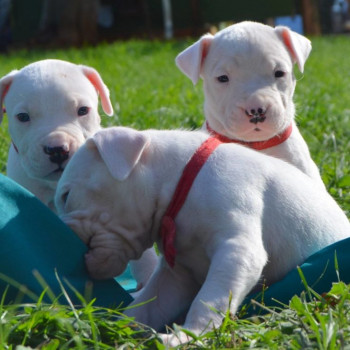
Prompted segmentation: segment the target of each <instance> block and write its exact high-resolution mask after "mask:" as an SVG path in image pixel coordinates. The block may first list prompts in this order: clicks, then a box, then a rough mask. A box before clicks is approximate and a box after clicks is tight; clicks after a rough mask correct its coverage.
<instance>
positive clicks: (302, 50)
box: [275, 26, 311, 73]
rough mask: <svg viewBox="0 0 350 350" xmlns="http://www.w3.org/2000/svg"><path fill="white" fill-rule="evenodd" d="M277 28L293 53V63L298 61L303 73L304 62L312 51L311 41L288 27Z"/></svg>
mask: <svg viewBox="0 0 350 350" xmlns="http://www.w3.org/2000/svg"><path fill="white" fill-rule="evenodd" d="M275 30H276V32H277V34H278V35H279V37H280V38H281V39H282V41H283V43H284V45H285V46H286V48H287V50H288V51H289V53H290V54H291V56H292V59H293V63H297V65H298V68H299V70H300V72H302V73H303V72H304V64H305V62H306V60H307V58H308V57H309V54H310V52H311V41H310V40H309V39H307V38H305V37H304V36H302V35H300V34H298V33H296V32H293V31H291V30H290V29H289V28H287V27H283V26H277V27H276V28H275Z"/></svg>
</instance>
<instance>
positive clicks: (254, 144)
mask: <svg viewBox="0 0 350 350" xmlns="http://www.w3.org/2000/svg"><path fill="white" fill-rule="evenodd" d="M206 126H207V129H208V131H209V132H210V134H211V135H213V136H214V137H216V138H218V139H219V140H220V141H221V142H223V143H230V142H233V143H239V144H240V145H243V146H247V147H249V148H252V149H255V150H257V151H261V150H263V149H266V148H270V147H274V146H277V145H279V144H281V143H283V142H284V141H286V140H287V139H288V137H289V136H290V135H291V133H292V130H293V124H290V125H289V126H288V128H287V129H285V130H284V131H283V132H281V133H280V134H277V135H276V136H274V137H272V138H270V139H268V140H265V141H251V142H249V141H242V140H235V139H230V138H228V137H227V136H224V135H221V134H219V133H217V132H216V131H215V130H213V129H212V128H211V127H210V126H209V123H208V122H207V123H206Z"/></svg>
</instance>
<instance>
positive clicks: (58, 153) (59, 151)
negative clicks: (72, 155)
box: [44, 146, 69, 165]
mask: <svg viewBox="0 0 350 350" xmlns="http://www.w3.org/2000/svg"><path fill="white" fill-rule="evenodd" d="M44 153H45V154H47V155H48V156H50V161H51V162H52V163H56V164H58V165H61V164H62V163H63V162H64V161H65V160H67V159H68V157H69V150H67V148H66V147H64V146H57V147H50V146H44Z"/></svg>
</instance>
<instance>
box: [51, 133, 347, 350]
mask: <svg viewBox="0 0 350 350" xmlns="http://www.w3.org/2000/svg"><path fill="white" fill-rule="evenodd" d="M207 138H208V134H207V133H205V132H203V131H195V132H190V131H177V130H173V131H165V130H146V131H136V130H134V129H130V128H122V127H115V128H108V129H105V130H101V131H99V132H97V133H96V134H95V135H94V136H93V137H92V138H90V139H88V140H87V142H86V143H85V145H83V146H82V147H81V148H80V149H79V150H78V151H77V153H76V154H75V155H74V156H73V158H72V159H71V161H70V162H69V164H68V165H67V168H66V170H65V172H64V173H63V175H62V177H61V179H60V181H59V183H58V188H57V192H56V196H55V203H56V206H57V209H58V212H59V214H60V216H61V218H62V220H63V221H64V222H66V223H67V224H68V225H69V226H70V227H71V228H72V229H73V230H74V231H75V232H76V233H77V234H78V236H79V237H80V238H81V239H82V240H83V241H84V242H85V243H86V244H87V245H88V246H89V251H88V253H87V255H86V265H87V268H88V270H89V272H90V273H91V275H92V276H94V277H96V278H109V277H113V276H116V275H118V274H120V273H122V272H123V270H124V269H125V266H126V264H127V263H128V261H129V260H130V259H138V258H139V257H140V256H141V254H142V252H143V251H145V250H146V249H147V248H149V247H151V246H152V244H153V243H154V242H156V243H157V244H158V246H159V249H160V252H161V253H162V254H164V253H165V256H167V255H169V245H170V246H172V245H173V246H172V247H171V248H173V250H172V252H173V253H174V265H173V266H169V264H168V263H167V261H166V260H165V258H164V257H162V258H161V259H160V262H159V265H158V267H157V268H156V270H155V272H154V273H153V275H152V277H151V279H150V281H149V282H148V283H147V285H146V286H145V288H143V289H142V291H141V292H140V294H139V295H138V297H137V298H136V300H135V301H134V304H139V303H142V302H143V301H148V300H150V299H152V298H153V297H156V299H155V300H153V301H151V302H149V303H146V304H145V305H142V306H139V307H135V308H132V309H130V310H128V311H127V312H126V313H127V314H128V315H129V316H134V317H135V319H136V320H137V321H140V322H142V323H145V324H148V325H150V326H151V327H153V328H155V329H156V330H160V329H161V328H162V327H163V326H164V325H165V324H167V325H171V323H172V322H173V321H174V320H175V319H176V318H177V317H178V316H179V315H180V314H186V319H185V322H184V327H185V328H187V329H188V330H190V331H191V332H194V333H196V334H199V333H200V332H202V331H204V330H206V329H207V327H208V325H209V327H211V326H218V325H219V324H220V322H221V317H220V316H219V315H218V314H217V313H215V312H213V311H212V310H211V308H214V309H216V310H219V311H223V312H224V311H226V310H227V308H228V307H230V309H231V312H232V313H235V312H236V310H237V308H238V306H239V305H240V303H241V302H242V300H243V298H244V297H245V296H246V295H247V294H248V293H249V292H250V291H252V290H258V289H259V288H260V286H261V283H262V282H263V280H264V281H266V283H267V284H271V283H273V282H275V281H277V280H279V279H281V278H282V277H283V276H284V275H285V274H286V273H287V272H288V271H289V270H291V269H292V268H294V267H295V266H296V265H298V264H301V263H302V262H303V261H304V260H305V259H306V258H307V257H308V256H309V255H311V254H313V253H314V252H316V251H318V250H320V249H321V248H323V247H325V246H327V245H329V244H331V243H333V242H335V241H338V240H341V239H343V238H346V237H349V236H350V224H349V221H348V219H347V217H346V216H345V214H344V213H343V212H342V210H341V209H340V208H339V206H338V205H337V204H336V202H335V201H334V200H333V199H332V198H331V196H330V195H329V194H327V193H326V191H324V190H323V189H322V188H320V187H319V186H318V185H317V184H315V182H314V181H312V180H311V179H310V177H308V176H307V175H305V174H304V173H302V172H301V171H299V170H298V169H297V168H295V167H294V166H291V165H290V164H288V163H286V162H284V161H281V160H279V159H276V158H273V157H269V156H266V155H263V154H261V153H258V152H255V151H253V150H250V149H248V148H246V147H243V146H240V145H236V144H221V145H219V146H218V147H217V148H216V150H214V152H213V153H212V154H211V155H210V156H209V158H208V160H207V161H206V163H205V164H204V165H203V167H202V169H201V170H200V171H199V173H198V175H197V177H196V178H195V179H194V182H193V185H192V187H191V188H190V190H189V193H188V195H187V198H186V200H185V202H184V204H183V206H182V207H181V208H180V210H179V212H178V214H177V216H176V217H175V224H176V233H175V238H174V242H173V243H172V242H171V237H167V236H162V237H161V235H160V230H161V227H160V226H161V222H162V219H163V216H164V213H165V211H166V210H167V208H168V205H169V203H170V201H171V200H172V196H173V193H174V191H175V188H176V186H177V183H178V181H179V179H180V177H181V174H182V172H183V169H184V167H185V165H186V163H187V162H188V161H189V159H190V158H191V157H192V155H193V154H194V153H195V151H196V150H197V148H198V147H199V146H200V145H201V144H202V143H203V142H204V141H205V140H206V139H207ZM168 233H169V232H168ZM165 234H166V233H165ZM169 242H170V244H169ZM164 243H165V249H164V246H163V244H164ZM170 255H171V254H170ZM170 260H171V259H170ZM168 261H169V259H168ZM230 293H232V302H231V304H230V305H229V296H230ZM210 307H211V308H210ZM163 337H164V340H165V341H166V342H168V343H169V344H171V345H175V344H177V343H178V342H179V341H180V342H185V341H187V340H188V339H187V336H186V335H185V334H182V335H181V336H180V339H178V338H174V336H171V335H163Z"/></svg>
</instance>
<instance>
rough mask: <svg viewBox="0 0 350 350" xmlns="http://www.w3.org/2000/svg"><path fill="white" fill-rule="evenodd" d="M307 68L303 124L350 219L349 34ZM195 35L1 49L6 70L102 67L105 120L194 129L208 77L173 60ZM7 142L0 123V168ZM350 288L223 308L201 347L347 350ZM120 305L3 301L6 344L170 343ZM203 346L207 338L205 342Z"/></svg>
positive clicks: (320, 51) (320, 44) (298, 98)
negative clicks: (262, 307) (277, 304)
mask: <svg viewBox="0 0 350 350" xmlns="http://www.w3.org/2000/svg"><path fill="white" fill-rule="evenodd" d="M312 42H313V51H312V53H311V56H310V58H309V60H308V61H307V62H306V66H305V72H304V74H303V75H302V74H301V73H299V72H297V73H296V74H297V77H298V80H299V81H298V83H297V88H296V92H295V102H296V105H297V117H296V119H297V121H298V123H299V127H300V130H301V133H302V134H303V136H304V137H305V139H306V141H307V143H308V145H309V147H310V151H311V154H312V156H313V158H314V160H315V161H316V163H317V164H318V165H319V168H320V171H321V174H322V176H323V179H324V181H325V183H326V186H327V188H328V190H329V191H330V193H331V194H332V195H333V196H334V198H335V199H336V200H337V201H338V203H339V205H340V206H341V207H342V208H343V209H344V210H345V212H346V213H347V215H348V217H350V161H349V160H350V152H349V150H350V95H349V93H348V91H349V87H350V74H349V73H348V71H349V70H350V61H349V59H348V57H350V44H349V38H348V37H345V36H344V37H324V38H314V39H312ZM189 43H190V41H187V42H186V41H172V42H167V43H163V42H145V41H129V42H117V43H114V44H111V45H107V44H102V45H99V46H98V47H96V48H83V49H81V50H76V49H71V50H67V51H61V50H56V51H36V50H32V51H30V52H28V51H16V52H12V53H9V54H8V55H6V56H4V55H3V56H0V76H2V75H4V74H6V73H8V72H9V71H11V70H12V69H16V68H21V67H23V66H24V65H26V64H28V63H31V62H33V61H36V60H40V59H44V58H58V59H64V60H69V61H72V62H75V63H81V64H86V65H90V66H93V67H95V68H96V69H97V70H98V71H99V72H100V74H101V76H102V77H103V79H104V81H105V83H106V84H107V86H108V87H109V89H110V91H111V99H112V103H113V106H114V109H115V114H114V116H113V117H107V116H105V115H103V113H102V112H101V114H102V123H103V125H104V126H110V125H129V126H133V127H135V128H140V129H144V128H178V127H181V128H193V127H198V126H200V125H201V123H202V122H203V111H202V110H203V107H202V105H203V93H202V87H201V84H198V86H195V87H194V86H193V85H192V83H191V82H190V80H189V79H187V78H186V77H185V76H184V75H182V74H181V73H180V71H179V70H178V69H177V68H176V66H175V64H174V58H175V56H176V55H177V53H179V52H180V51H181V50H182V49H184V48H185V47H186V46H187V45H188V44H189ZM9 143H10V139H9V136H8V133H7V119H6V117H5V118H4V122H3V124H2V126H1V127H0V172H3V173H5V166H6V158H7V150H8V146H9ZM349 300H350V291H349V287H348V286H346V285H344V284H343V283H341V282H339V283H337V284H335V285H334V287H333V289H332V291H331V292H330V294H329V295H328V296H325V297H322V296H319V295H316V294H312V301H310V300H309V298H308V293H305V295H301V296H296V297H294V298H293V299H292V301H291V303H290V305H285V306H282V311H281V312H278V313H274V312H271V313H269V314H268V315H266V316H261V317H258V318H251V319H235V318H232V317H231V316H230V315H229V314H227V315H223V319H224V322H223V325H222V326H221V328H219V329H217V330H214V331H213V332H211V333H210V334H208V335H206V336H204V337H200V338H199V339H198V342H197V344H189V345H187V346H184V347H183V348H184V349H186V348H187V349H194V348H206V349H216V348H221V349H222V348H239V349H243V348H249V347H250V348H264V349H274V348H276V349H287V348H288V349H306V348H308V349H311V348H312V349H314V348H319V349H341V348H347V344H349V343H350V326H349V325H350V316H349V312H350V306H349V305H350V304H349ZM118 316H119V311H118V310H117V311H115V310H109V309H100V308H95V307H94V306H93V305H91V304H90V305H85V306H84V307H82V308H80V309H75V308H74V307H72V306H71V307H67V306H62V305H59V304H57V303H55V302H53V303H52V304H51V305H45V304H43V303H42V302H41V301H40V299H39V300H38V302H37V303H36V304H31V305H25V306H23V305H22V306H9V305H3V304H1V305H0V348H4V349H15V346H16V345H21V346H22V348H21V347H19V348H18V349H29V348H35V347H38V348H41V349H56V348H77V349H86V348H94V349H108V348H117V349H131V348H138V349H148V348H154V349H163V348H164V347H163V346H162V345H161V344H160V342H159V341H158V340H157V336H156V334H155V333H154V332H153V331H152V330H151V329H148V328H147V327H143V326H141V325H135V324H132V323H129V322H128V321H129V320H125V319H118ZM201 344H202V345H201Z"/></svg>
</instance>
